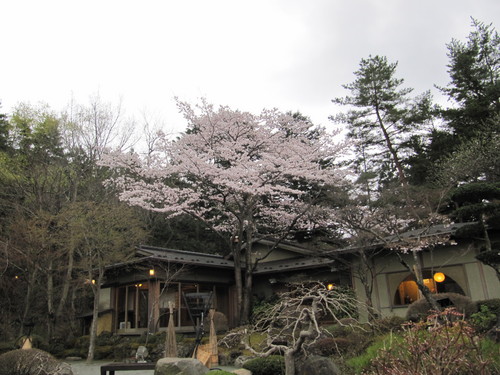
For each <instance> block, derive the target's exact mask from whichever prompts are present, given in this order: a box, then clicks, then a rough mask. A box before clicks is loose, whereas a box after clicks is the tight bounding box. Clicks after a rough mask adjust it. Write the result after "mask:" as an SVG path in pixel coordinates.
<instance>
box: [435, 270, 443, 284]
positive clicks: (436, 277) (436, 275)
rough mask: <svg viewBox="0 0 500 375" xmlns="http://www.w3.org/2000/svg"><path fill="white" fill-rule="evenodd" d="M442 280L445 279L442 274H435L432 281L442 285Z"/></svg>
mask: <svg viewBox="0 0 500 375" xmlns="http://www.w3.org/2000/svg"><path fill="white" fill-rule="evenodd" d="M444 279H446V276H445V275H444V273H442V272H436V273H435V274H434V281H436V282H438V283H442V282H443V281H444Z"/></svg>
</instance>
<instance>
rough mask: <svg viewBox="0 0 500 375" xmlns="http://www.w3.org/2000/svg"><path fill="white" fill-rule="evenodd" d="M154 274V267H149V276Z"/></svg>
mask: <svg viewBox="0 0 500 375" xmlns="http://www.w3.org/2000/svg"><path fill="white" fill-rule="evenodd" d="M154 275H155V270H154V268H151V269H150V270H149V276H154Z"/></svg>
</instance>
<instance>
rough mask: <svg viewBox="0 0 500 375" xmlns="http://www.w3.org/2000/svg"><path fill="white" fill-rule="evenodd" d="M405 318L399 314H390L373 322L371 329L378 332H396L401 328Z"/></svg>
mask: <svg viewBox="0 0 500 375" xmlns="http://www.w3.org/2000/svg"><path fill="white" fill-rule="evenodd" d="M405 322H406V319H404V318H402V317H400V316H395V315H393V316H390V317H387V318H382V319H378V320H376V321H374V322H373V330H374V331H375V332H378V333H382V334H383V333H388V332H398V331H401V329H402V328H403V324H404V323H405Z"/></svg>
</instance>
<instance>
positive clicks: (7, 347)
mask: <svg viewBox="0 0 500 375" xmlns="http://www.w3.org/2000/svg"><path fill="white" fill-rule="evenodd" d="M14 349H18V347H17V346H16V345H15V343H14V342H0V354H2V353H6V352H10V351H11V350H14Z"/></svg>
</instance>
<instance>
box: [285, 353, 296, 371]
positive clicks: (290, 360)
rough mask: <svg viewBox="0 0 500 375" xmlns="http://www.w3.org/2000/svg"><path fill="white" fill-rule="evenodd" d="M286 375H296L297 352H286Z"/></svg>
mask: <svg viewBox="0 0 500 375" xmlns="http://www.w3.org/2000/svg"><path fill="white" fill-rule="evenodd" d="M284 357H285V375H295V351H294V350H293V349H288V350H286V351H285V356H284Z"/></svg>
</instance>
